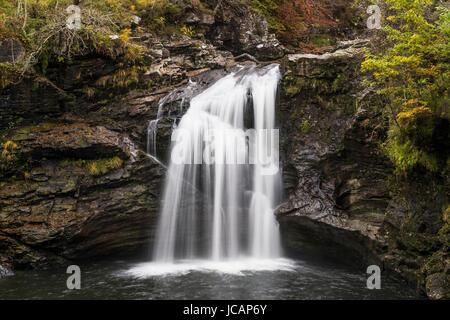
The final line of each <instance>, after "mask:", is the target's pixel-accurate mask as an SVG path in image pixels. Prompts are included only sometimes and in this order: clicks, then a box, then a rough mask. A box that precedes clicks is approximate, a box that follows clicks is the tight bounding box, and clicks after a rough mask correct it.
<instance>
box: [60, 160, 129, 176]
mask: <svg viewBox="0 0 450 320" xmlns="http://www.w3.org/2000/svg"><path fill="white" fill-rule="evenodd" d="M122 164H123V160H122V159H120V158H119V157H113V158H106V159H96V160H83V159H80V160H64V161H62V162H61V163H60V165H61V166H62V167H68V166H75V167H79V168H83V169H85V170H86V172H87V173H88V174H90V175H91V176H100V175H103V174H106V173H108V172H109V171H111V170H115V169H119V168H120V167H122Z"/></svg>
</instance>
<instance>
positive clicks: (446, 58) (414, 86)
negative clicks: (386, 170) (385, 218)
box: [362, 0, 450, 171]
mask: <svg viewBox="0 0 450 320" xmlns="http://www.w3.org/2000/svg"><path fill="white" fill-rule="evenodd" d="M386 3H387V4H388V6H389V9H390V12H392V13H393V14H392V15H391V16H389V17H387V18H386V21H383V23H384V25H385V27H384V28H383V31H382V32H384V34H385V38H386V40H385V47H384V48H382V53H379V54H375V53H367V55H366V59H365V61H364V62H363V63H362V71H364V72H369V73H370V74H371V75H372V80H371V81H368V83H369V84H371V85H374V86H376V87H378V88H379V90H378V94H380V95H382V96H384V97H385V98H386V100H387V101H388V103H387V105H386V108H385V111H386V114H387V115H389V117H390V119H391V130H390V132H389V140H388V145H387V150H388V154H389V156H390V157H391V159H392V160H393V162H394V163H395V164H396V166H397V169H399V170H400V171H401V170H411V169H413V168H414V166H415V165H416V164H422V165H423V166H425V167H426V168H428V169H429V170H432V171H435V170H436V156H435V155H432V154H429V153H428V150H427V147H428V144H429V143H430V139H431V136H432V134H433V131H434V126H435V123H436V119H437V118H439V117H448V116H449V103H450V100H449V92H448V89H449V86H448V83H450V11H449V9H448V8H444V7H438V8H436V9H435V8H433V7H432V6H433V3H434V1H432V0H386ZM433 12H434V16H433ZM436 15H437V16H438V18H436Z"/></svg>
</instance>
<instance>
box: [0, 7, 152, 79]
mask: <svg viewBox="0 0 450 320" xmlns="http://www.w3.org/2000/svg"><path fill="white" fill-rule="evenodd" d="M137 2H138V4H137V5H135V6H137V7H139V8H140V6H141V5H144V4H145V3H144V2H143V1H137ZM133 3H136V1H131V0H130V1H116V0H107V1H94V0H85V1H83V2H81V3H80V7H81V23H82V24H81V29H79V30H71V29H69V28H68V27H67V26H66V21H67V18H68V16H69V14H68V13H67V12H66V9H67V7H68V6H69V5H71V4H73V1H72V0H59V1H54V0H28V1H8V0H0V16H1V18H2V19H0V20H1V21H0V41H1V39H4V38H8V37H13V38H15V39H17V40H19V41H20V42H21V43H22V44H23V46H24V47H25V49H26V52H27V55H26V57H25V59H24V61H22V62H20V63H17V64H16V65H15V66H14V69H12V68H11V66H8V65H5V64H3V65H1V66H0V69H1V70H0V71H2V72H1V74H2V75H1V76H0V86H1V87H5V86H6V85H8V84H9V83H11V82H12V80H11V78H13V77H12V75H15V74H16V73H17V72H15V71H18V73H19V74H20V75H23V74H25V73H26V72H27V71H29V70H30V68H31V67H33V66H39V68H38V70H40V71H42V73H43V74H45V72H46V69H47V65H48V64H49V61H57V62H64V61H66V60H71V59H72V58H74V57H77V56H82V55H87V54H92V53H95V54H99V55H104V56H106V57H109V58H112V59H117V58H120V59H121V60H122V61H124V63H126V64H129V65H131V64H138V63H141V62H142V60H143V53H145V51H146V48H144V47H140V46H138V45H137V44H135V43H133V42H132V41H130V33H131V29H130V26H131V23H132V16H133V14H135V12H134V11H133V10H131V9H130V6H131V4H133ZM19 4H20V5H19ZM25 9H26V10H25ZM114 35H119V37H118V38H117V39H115V38H114V37H112V36H114ZM5 71H6V72H5ZM6 75H8V76H6Z"/></svg>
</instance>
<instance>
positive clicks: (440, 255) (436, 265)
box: [423, 252, 445, 276]
mask: <svg viewBox="0 0 450 320" xmlns="http://www.w3.org/2000/svg"><path fill="white" fill-rule="evenodd" d="M444 270H445V253H444V252H436V253H434V254H433V255H432V256H431V257H430V258H428V260H427V261H426V262H425V263H424V266H423V273H424V275H425V276H428V275H432V274H434V273H441V272H444Z"/></svg>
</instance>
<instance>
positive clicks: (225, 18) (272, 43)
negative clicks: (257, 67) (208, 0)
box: [210, 0, 284, 60]
mask: <svg viewBox="0 0 450 320" xmlns="http://www.w3.org/2000/svg"><path fill="white" fill-rule="evenodd" d="M216 10H218V11H217V15H216V23H215V24H214V26H213V28H212V31H211V35H210V38H211V39H213V43H214V44H215V45H217V46H219V47H223V48H225V49H227V50H230V51H232V52H235V53H242V52H245V53H249V54H252V55H254V56H255V57H256V58H259V59H261V60H273V59H277V58H281V57H282V56H283V55H284V48H283V47H282V46H281V44H280V43H279V42H278V40H277V39H276V38H275V35H274V34H271V33H269V31H268V25H267V21H266V19H264V17H263V16H262V15H261V14H260V13H258V12H256V11H254V10H252V9H251V8H250V7H249V6H248V5H246V4H245V3H243V2H242V3H241V2H239V1H230V0H223V1H221V2H219V4H218V7H217V8H216Z"/></svg>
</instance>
